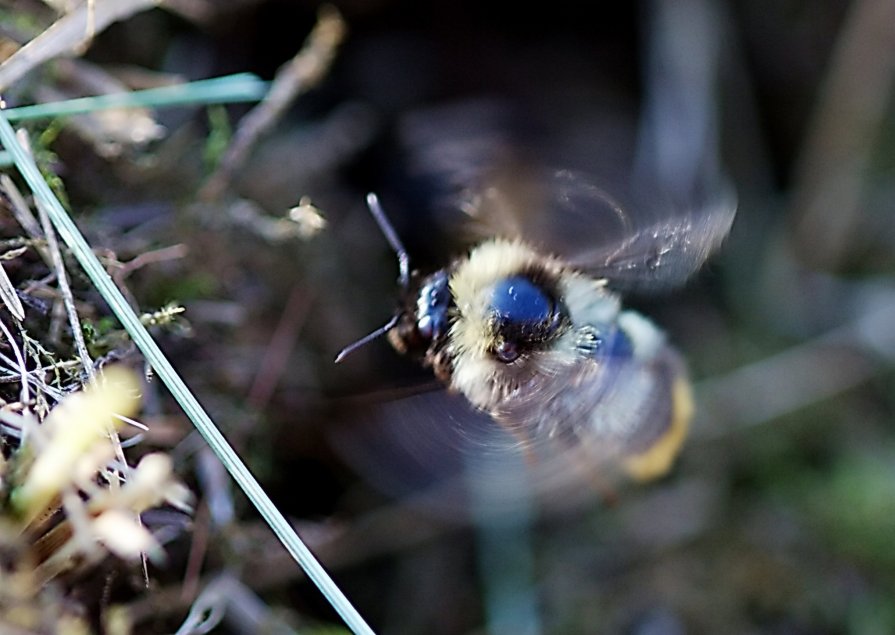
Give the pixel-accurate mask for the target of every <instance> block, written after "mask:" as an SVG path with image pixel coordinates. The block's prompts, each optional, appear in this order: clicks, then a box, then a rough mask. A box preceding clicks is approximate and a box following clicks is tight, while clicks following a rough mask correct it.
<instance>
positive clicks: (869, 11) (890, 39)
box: [792, 0, 895, 270]
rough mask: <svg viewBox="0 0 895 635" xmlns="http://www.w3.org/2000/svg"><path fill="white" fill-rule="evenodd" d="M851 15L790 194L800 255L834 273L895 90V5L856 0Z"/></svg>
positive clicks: (849, 236)
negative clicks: (791, 194)
mask: <svg viewBox="0 0 895 635" xmlns="http://www.w3.org/2000/svg"><path fill="white" fill-rule="evenodd" d="M849 11H850V15H849V17H848V20H847V21H846V23H845V26H844V27H843V29H842V33H841V34H840V36H839V40H838V42H837V46H836V49H835V51H834V53H833V59H832V62H831V64H830V71H829V74H828V76H827V78H826V81H825V82H824V86H823V88H822V91H821V97H820V99H819V100H818V108H817V112H816V113H815V115H814V117H813V119H812V122H811V126H810V128H809V135H808V138H807V141H806V142H805V144H804V147H803V149H802V156H801V157H800V159H799V164H798V167H797V174H796V180H795V187H794V191H793V196H792V209H793V213H794V216H795V218H796V219H797V223H798V225H797V233H796V240H797V241H798V246H799V255H800V256H802V257H803V258H805V259H806V260H810V261H813V262H812V264H814V265H816V266H822V267H824V268H827V269H833V270H835V269H836V268H838V266H839V265H840V264H841V261H842V259H843V257H844V256H845V254H846V253H847V252H848V248H849V245H850V243H851V241H852V240H853V239H854V230H855V228H856V225H857V223H858V222H859V220H858V219H859V217H860V215H861V211H862V208H861V205H860V197H861V194H862V190H863V189H864V187H865V183H866V179H867V166H868V165H869V163H870V160H871V154H872V152H873V148H874V144H875V142H876V140H877V139H878V137H879V131H880V130H881V129H883V128H884V126H885V125H886V121H887V117H888V113H889V105H890V104H891V96H892V88H893V86H895V2H892V0H859V1H858V2H854V3H852V4H851V6H850V9H849Z"/></svg>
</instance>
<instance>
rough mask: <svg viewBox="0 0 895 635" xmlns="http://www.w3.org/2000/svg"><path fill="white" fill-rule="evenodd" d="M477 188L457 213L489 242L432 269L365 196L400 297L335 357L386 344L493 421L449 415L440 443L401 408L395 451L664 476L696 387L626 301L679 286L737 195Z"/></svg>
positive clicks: (538, 174) (508, 179)
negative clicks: (421, 448)
mask: <svg viewBox="0 0 895 635" xmlns="http://www.w3.org/2000/svg"><path fill="white" fill-rule="evenodd" d="M481 183H482V184H483V185H482V186H481V187H476V188H467V189H466V190H464V192H463V196H462V197H461V198H460V199H458V202H457V205H458V206H459V207H460V208H461V209H462V210H463V211H464V212H465V214H466V217H467V221H468V224H469V223H471V224H472V225H475V226H476V227H477V228H478V230H479V231H480V232H481V233H484V234H486V235H488V236H490V237H489V238H487V239H485V240H484V241H482V242H479V244H477V246H475V247H473V248H472V249H471V250H470V251H469V252H468V253H467V254H466V255H464V256H462V257H460V258H457V259H456V260H454V261H453V262H452V263H450V264H449V265H448V266H447V267H445V268H443V269H441V270H438V271H435V272H434V273H430V274H426V275H422V274H419V273H418V272H412V271H411V270H410V266H409V259H408V255H407V252H406V250H405V249H404V247H403V246H402V245H401V242H400V240H399V239H398V237H397V235H396V233H395V231H394V230H393V228H392V227H391V225H390V224H389V222H388V220H387V219H386V216H385V213H384V211H383V210H382V207H381V206H380V203H379V201H378V198H377V197H376V196H375V195H373V194H370V195H369V196H368V200H367V202H368V206H369V208H370V210H371V212H372V214H373V216H374V218H375V219H376V221H377V223H378V224H379V226H380V228H381V229H382V231H383V233H384V234H385V236H386V238H387V239H388V241H389V243H390V244H391V246H392V248H393V249H394V251H395V252H396V254H397V256H398V262H399V268H400V277H399V283H400V287H401V296H402V297H401V301H400V305H399V308H398V310H397V312H396V314H395V315H394V317H393V318H392V319H391V320H390V321H389V322H388V323H387V324H385V325H384V326H383V327H381V328H380V329H378V330H377V331H374V332H373V333H371V334H370V335H368V336H367V337H365V338H363V339H362V340H360V341H358V342H356V343H355V344H352V345H351V346H349V347H347V348H346V349H344V350H343V351H342V352H341V353H340V354H339V356H338V358H337V361H340V360H341V359H343V358H344V357H345V356H346V355H347V354H348V353H350V352H352V351H354V350H355V349H356V348H357V347H358V346H360V345H362V344H365V343H366V342H368V341H370V340H371V339H373V338H376V337H379V336H381V335H383V334H387V336H388V339H389V341H390V342H391V344H392V345H393V346H394V348H395V349H397V350H398V351H399V352H401V353H407V354H410V355H413V356H416V357H417V358H419V359H420V360H421V361H422V364H423V365H424V366H426V367H429V368H431V369H432V370H433V371H434V374H435V376H436V377H437V378H438V379H439V380H441V381H442V382H444V383H445V384H446V385H447V386H448V388H449V392H450V393H460V394H462V395H463V397H465V398H466V400H467V401H468V402H469V404H471V405H472V406H473V408H474V409H475V410H476V411H477V412H479V413H483V414H484V415H486V416H487V418H488V419H489V420H490V422H491V424H490V425H491V428H493V429H492V430H488V431H487V432H483V429H485V428H487V425H483V424H482V423H476V424H469V423H467V421H466V420H465V419H464V418H462V417H458V416H455V415H449V416H445V417H444V419H445V421H442V422H440V424H439V423H438V422H436V423H435V425H441V426H443V427H442V429H441V430H436V432H434V433H433V432H423V431H422V422H421V420H420V417H419V416H418V414H410V415H408V414H407V413H404V414H398V415H396V414H395V413H392V414H391V415H390V416H400V417H404V418H407V419H410V421H409V422H408V423H407V425H406V426H405V427H404V428H403V430H404V432H402V433H401V434H400V435H395V436H400V437H401V438H398V439H394V438H393V439H392V440H391V441H390V442H397V443H400V444H404V445H406V446H408V448H409V449H408V452H410V453H413V452H416V450H415V449H414V448H413V447H410V446H413V445H414V444H415V443H416V441H417V440H419V439H420V438H421V437H424V436H427V435H428V436H430V437H431V436H439V435H447V436H444V439H446V440H438V439H436V440H434V441H433V440H432V439H431V438H430V439H427V442H428V443H429V445H430V446H431V445H435V446H439V445H456V444H457V440H458V439H459V440H461V441H462V442H463V443H464V444H465V445H467V446H473V447H475V448H477V450H476V451H481V453H487V452H494V451H495V449H496V448H498V447H499V448H500V450H501V451H508V452H515V453H518V454H520V455H522V456H524V458H525V462H526V463H527V464H528V465H529V467H533V468H534V469H536V470H540V471H547V472H550V473H551V474H553V475H556V474H562V475H564V476H568V474H569V473H571V472H573V471H579V472H580V471H581V468H582V467H583V468H584V469H585V471H587V470H590V469H591V468H592V469H593V471H595V472H596V471H599V472H602V473H603V475H604V476H605V475H607V474H609V473H611V474H624V475H626V476H628V477H632V478H634V479H636V480H648V479H652V478H656V477H659V476H661V475H663V474H665V473H666V472H667V471H668V470H669V468H670V467H671V465H672V463H673V461H674V459H675V457H676V456H677V454H678V452H679V450H680V448H681V445H682V443H683V441H684V439H685V437H686V435H687V430H688V427H689V425H690V419H691V417H692V413H693V402H692V396H691V389H690V383H689V381H688V378H687V375H686V371H685V367H684V364H683V363H682V361H681V359H680V357H679V355H678V353H677V352H676V351H675V350H674V348H673V347H672V346H671V345H670V344H669V343H668V342H667V340H666V336H665V334H664V333H663V332H662V331H661V330H660V329H659V328H658V327H657V326H655V325H654V324H653V323H652V322H651V321H650V320H648V319H647V318H646V317H644V316H643V315H641V314H639V313H637V312H634V311H630V310H625V309H624V308H623V307H622V304H621V300H620V295H619V292H620V291H624V290H635V291H638V292H644V291H647V292H652V291H656V290H665V289H669V288H673V287H675V286H678V285H680V284H682V283H683V282H684V281H685V280H686V279H687V278H688V277H689V276H690V275H691V274H692V273H694V272H695V271H696V270H697V269H698V268H699V267H700V266H701V265H702V264H703V262H704V261H705V260H706V259H707V258H708V256H709V255H710V254H711V253H712V252H714V251H715V250H716V249H717V248H718V246H719V245H720V244H721V242H722V241H723V239H724V238H725V236H726V235H727V234H728V232H729V230H730V227H731V224H732V222H733V218H734V215H735V210H736V205H735V202H734V198H733V196H732V195H731V194H730V193H729V192H728V191H725V190H723V188H722V189H718V190H714V191H713V192H712V193H711V194H710V195H705V196H702V197H701V200H697V201H696V202H695V203H693V204H692V205H689V206H686V207H684V206H677V207H675V206H674V205H673V204H669V206H667V207H666V206H664V205H662V206H660V205H656V199H655V198H653V199H652V201H651V203H650V204H649V205H645V206H644V205H641V206H640V207H637V206H636V203H631V202H630V201H623V200H621V199H616V198H613V197H611V196H610V195H608V194H607V193H606V192H605V191H604V190H602V189H600V188H598V187H596V186H595V185H593V184H592V183H591V182H590V181H589V180H588V179H587V178H586V177H584V176H582V175H580V174H578V173H574V172H570V171H567V170H555V171H549V170H529V169H525V168H518V167H517V168H514V169H509V170H508V169H502V170H501V171H500V172H497V171H494V172H491V173H489V174H488V175H487V178H485V179H483V180H482V181H481ZM691 202H692V201H691ZM560 248H563V249H564V251H560ZM454 398H455V399H459V397H458V396H457V395H454ZM494 423H496V424H497V425H496V426H495V425H494ZM430 430H431V428H430ZM446 430H449V431H451V432H450V433H448V432H446ZM451 434H453V435H454V436H450V435H451ZM486 434H487V435H489V436H488V439H489V440H488V441H481V439H482V438H484V437H485V435H486ZM498 437H500V438H502V439H503V440H502V441H494V439H495V438H498ZM407 438H410V442H408V441H407ZM368 441H369V442H371V443H376V442H380V443H381V440H378V441H377V440H374V439H368ZM436 451H440V450H436ZM430 455H432V456H434V453H430ZM430 460H432V459H429V458H419V459H418V461H417V462H418V463H421V464H426V463H428V462H429V461H430ZM435 460H438V459H435ZM390 461H391V459H390V458H388V459H385V460H383V461H382V463H390ZM429 467H430V466H428V465H424V468H425V469H429ZM539 478H540V479H541V481H543V482H546V481H547V480H549V479H547V478H542V477H539Z"/></svg>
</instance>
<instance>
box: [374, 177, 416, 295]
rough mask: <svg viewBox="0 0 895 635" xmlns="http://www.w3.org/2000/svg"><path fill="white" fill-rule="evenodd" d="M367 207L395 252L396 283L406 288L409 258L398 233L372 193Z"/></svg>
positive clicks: (408, 280) (408, 275)
mask: <svg viewBox="0 0 895 635" xmlns="http://www.w3.org/2000/svg"><path fill="white" fill-rule="evenodd" d="M367 207H368V208H369V209H370V213H371V214H372V215H373V220H375V221H376V224H377V225H379V229H380V230H382V233H383V234H384V235H385V239H386V240H387V241H388V244H389V245H391V248H392V249H394V250H395V255H396V256H397V257H398V282H399V283H400V285H401V286H402V287H405V288H406V287H407V284H408V283H409V282H410V256H408V255H407V250H406V249H404V245H402V244H401V239H400V238H398V233H397V232H396V231H395V228H394V227H392V224H391V222H389V220H388V217H387V216H386V215H385V210H383V209H382V205H381V204H380V203H379V197H378V196H376V194H374V193H373V192H370V193H369V194H367Z"/></svg>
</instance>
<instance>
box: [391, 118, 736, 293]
mask: <svg viewBox="0 0 895 635" xmlns="http://www.w3.org/2000/svg"><path fill="white" fill-rule="evenodd" d="M510 119H512V117H511V116H510V115H508V114H507V113H506V111H505V110H503V109H501V108H500V107H497V106H495V105H494V104H493V103H488V102H485V103H474V104H472V105H469V104H466V105H464V106H463V107H456V108H446V109H442V110H437V111H434V112H427V113H423V114H420V115H418V116H417V117H416V118H415V119H411V120H410V121H409V122H407V123H406V125H405V126H404V130H403V132H404V138H405V144H406V146H407V147H408V152H409V171H410V174H411V176H412V177H413V178H414V179H415V180H416V182H417V184H418V185H419V187H420V189H424V190H426V191H429V192H431V206H432V207H433V208H434V210H435V212H436V215H437V217H439V218H441V220H442V222H443V224H444V225H445V226H446V227H447V228H448V231H449V232H450V233H452V234H456V235H460V236H463V237H464V238H466V239H467V240H469V241H470V242H472V241H477V240H481V239H482V238H489V237H492V236H504V237H509V238H521V239H523V240H525V241H526V242H529V243H531V244H533V245H535V246H536V247H538V248H539V249H541V250H542V251H545V252H549V253H551V254H553V255H556V256H559V257H561V258H563V259H564V260H566V261H568V262H570V264H572V265H574V266H576V267H578V268H580V269H582V270H584V271H587V272H589V273H592V274H593V275H596V276H600V277H605V278H607V279H608V280H609V281H610V283H612V285H613V286H614V287H616V288H618V289H620V290H634V291H638V292H641V291H643V292H651V291H661V290H666V289H670V288H673V287H675V286H678V285H680V284H682V283H683V282H685V281H686V279H687V278H688V277H689V276H691V275H692V274H693V273H694V272H695V271H696V270H698V269H699V267H700V266H701V265H702V264H703V262H704V261H705V260H706V258H708V256H709V255H710V254H711V253H712V252H713V251H715V250H716V249H717V248H718V247H719V246H720V244H721V243H722V241H723V240H724V238H725V236H727V234H728V232H729V231H730V227H731V224H732V223H733V219H734V216H735V214H736V197H735V196H734V194H733V189H732V188H731V187H730V186H729V185H728V184H726V183H723V182H721V181H720V180H719V179H710V178H708V177H706V178H705V179H703V181H702V182H700V183H699V185H694V186H692V187H689V186H685V185H683V184H670V185H669V186H668V187H663V186H661V185H660V184H659V180H658V179H649V178H646V177H641V178H639V179H637V180H636V181H635V180H634V179H633V177H632V173H633V168H632V167H631V166H629V165H626V164H625V162H624V161H622V160H619V164H618V165H613V166H609V167H604V168H601V173H600V174H585V173H583V172H580V171H574V170H567V169H554V168H551V167H545V166H544V165H542V164H541V163H540V160H541V156H540V153H539V152H538V150H537V148H536V147H535V146H534V145H525V144H523V143H520V142H518V139H519V137H520V136H521V135H514V134H512V132H508V130H511V129H512V128H513V124H512V123H508V122H507V121H508V120H510ZM516 127H518V124H516ZM599 150H600V149H595V151H599ZM608 151H609V152H615V149H611V148H610V149H608ZM619 154H621V153H619ZM643 173H644V174H646V173H648V171H643Z"/></svg>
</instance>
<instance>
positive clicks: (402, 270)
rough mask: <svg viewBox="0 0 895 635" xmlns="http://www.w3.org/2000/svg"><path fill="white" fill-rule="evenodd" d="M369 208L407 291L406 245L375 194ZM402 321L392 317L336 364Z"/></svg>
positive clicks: (343, 352)
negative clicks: (393, 253) (395, 259)
mask: <svg viewBox="0 0 895 635" xmlns="http://www.w3.org/2000/svg"><path fill="white" fill-rule="evenodd" d="M367 207H368V208H369V209H370V213H371V214H372V215H373V219H374V220H375V221H376V224H377V225H379V229H380V230H381V231H382V233H383V235H384V236H385V239H386V240H387V241H388V244H389V245H390V246H391V248H392V249H393V250H394V251H395V255H396V256H397V257H398V284H400V285H401V287H402V288H404V289H406V288H407V286H408V285H409V284H410V256H408V255H407V250H406V249H404V245H403V244H401V239H400V238H398V233H397V232H396V231H395V228H394V227H392V224H391V222H389V220H388V217H387V216H386V215H385V210H384V209H382V205H381V204H380V203H379V197H378V196H376V194H374V193H373V192H370V193H369V194H367ZM399 319H401V314H400V313H396V314H395V315H393V316H392V319H390V320H389V321H388V322H386V323H385V324H383V325H382V326H380V327H379V328H378V329H376V330H375V331H373V332H372V333H369V334H367V335H365V336H363V337H362V338H360V339H359V340H357V341H356V342H354V343H353V344H349V345H348V346H346V347H345V348H343V349H342V350H341V351H339V354H338V355H336V361H335V363H336V364H338V363H339V362H341V361H342V360H343V359H345V358H346V357H348V356H349V355H350V354H351V353H353V352H354V351H356V350H357V349H359V348H360V347H361V346H364V345H365V344H367V343H369V342H371V341H373V340H375V339H376V338H378V337H382V336H383V335H385V334H386V333H388V332H389V331H391V330H392V329H393V328H395V325H396V324H397V323H398V320H399Z"/></svg>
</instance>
